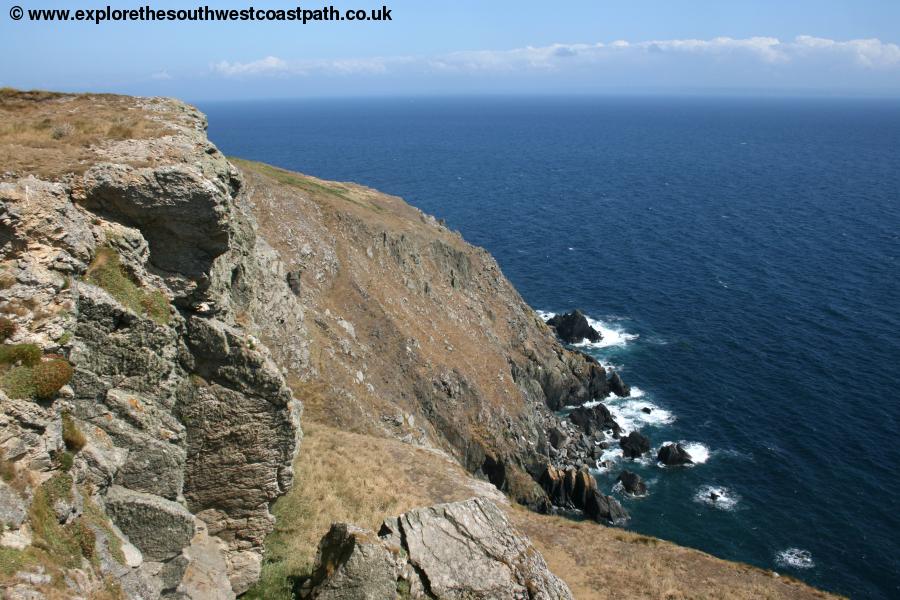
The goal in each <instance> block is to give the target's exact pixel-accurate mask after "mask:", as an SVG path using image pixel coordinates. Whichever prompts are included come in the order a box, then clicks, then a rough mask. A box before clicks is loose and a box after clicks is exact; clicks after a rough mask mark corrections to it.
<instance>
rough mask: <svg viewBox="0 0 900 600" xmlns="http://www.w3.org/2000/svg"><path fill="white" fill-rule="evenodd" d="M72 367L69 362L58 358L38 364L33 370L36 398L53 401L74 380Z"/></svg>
mask: <svg viewBox="0 0 900 600" xmlns="http://www.w3.org/2000/svg"><path fill="white" fill-rule="evenodd" d="M72 372H73V371H72V365H70V364H69V361H67V360H65V359H62V358H56V359H53V360H46V361H44V362H42V363H38V364H37V365H35V366H34V368H33V369H32V375H31V376H32V379H33V380H34V391H35V397H36V398H38V399H39V400H51V399H53V398H54V397H55V396H56V394H57V392H59V390H60V389H61V388H62V386H64V385H66V384H67V383H69V380H71V379H72Z"/></svg>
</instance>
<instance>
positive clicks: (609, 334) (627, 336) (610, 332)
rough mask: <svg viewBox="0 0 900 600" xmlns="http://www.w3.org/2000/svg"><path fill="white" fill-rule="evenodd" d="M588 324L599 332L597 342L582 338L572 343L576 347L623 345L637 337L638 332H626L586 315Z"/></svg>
mask: <svg viewBox="0 0 900 600" xmlns="http://www.w3.org/2000/svg"><path fill="white" fill-rule="evenodd" d="M587 321H588V324H589V325H590V326H591V327H593V328H594V329H596V330H597V331H598V332H599V333H600V341H599V342H591V341H589V340H587V339H584V340H582V341H581V342H580V343H578V344H573V345H574V346H576V347H578V348H611V347H612V346H625V345H626V344H627V343H628V342H631V341H633V340H636V339H638V334H636V333H628V332H627V331H624V330H622V329H616V328H614V327H612V326H611V325H608V324H606V323H604V322H603V321H598V320H596V319H592V318H590V317H587Z"/></svg>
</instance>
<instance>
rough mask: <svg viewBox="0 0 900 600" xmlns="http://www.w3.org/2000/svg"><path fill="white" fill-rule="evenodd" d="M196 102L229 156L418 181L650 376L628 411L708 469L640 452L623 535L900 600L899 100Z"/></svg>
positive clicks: (637, 382) (433, 201)
mask: <svg viewBox="0 0 900 600" xmlns="http://www.w3.org/2000/svg"><path fill="white" fill-rule="evenodd" d="M200 106H201V108H202V109H203V110H204V111H205V112H206V113H207V114H208V115H209V118H210V136H211V138H212V140H213V141H214V142H215V143H216V144H218V145H219V147H220V148H221V149H222V150H223V151H224V152H225V153H227V154H229V155H235V156H240V157H246V158H253V159H257V160H262V161H265V162H269V163H273V164H275V165H279V166H282V167H286V168H289V169H295V170H299V171H302V172H305V173H310V174H313V175H316V176H319V177H323V178H326V179H337V180H345V181H356V182H360V183H363V184H366V185H369V186H372V187H375V188H378V189H381V190H383V191H386V192H389V193H392V194H397V195H400V196H402V197H404V198H405V199H406V200H407V201H409V202H410V203H412V204H414V205H416V206H418V207H419V208H421V209H423V210H425V211H427V212H429V213H432V214H434V215H436V216H438V217H440V218H444V219H446V221H447V223H448V225H449V226H451V227H453V228H456V229H459V230H460V231H461V232H462V233H463V235H464V236H465V237H466V239H467V240H468V241H470V242H472V243H474V244H477V245H480V246H483V247H485V248H487V249H488V250H489V251H491V252H492V253H493V254H494V256H496V257H497V260H498V261H499V263H500V265H501V267H502V268H503V270H504V272H505V274H506V275H507V276H508V277H509V278H510V279H511V280H512V282H513V283H514V284H515V285H516V286H517V287H518V289H519V290H520V291H521V293H522V295H523V296H524V298H525V299H526V300H527V301H528V302H529V303H530V304H531V305H532V306H533V307H534V308H535V309H537V310H543V311H565V310H569V309H572V308H575V307H579V308H581V309H582V310H584V311H585V312H586V313H587V314H588V315H590V316H591V317H592V318H593V319H595V320H596V321H597V322H598V324H599V325H601V326H602V327H603V328H604V332H605V341H604V343H602V344H600V345H599V346H597V347H587V348H585V349H586V350H587V351H589V352H591V353H592V354H594V355H595V356H597V357H598V358H600V360H601V361H603V362H605V363H607V364H612V365H616V366H617V367H618V368H620V369H621V372H622V375H623V377H624V378H625V379H626V381H627V382H628V383H630V384H631V385H632V386H635V387H636V388H637V389H636V390H635V391H634V392H633V396H634V397H633V398H629V399H625V400H612V401H611V406H612V408H613V410H614V412H615V413H616V415H617V416H618V417H619V418H620V420H621V421H622V422H623V424H624V425H625V426H626V428H636V429H640V430H641V431H642V432H643V433H645V434H646V435H648V436H649V437H650V438H651V442H652V444H653V446H654V448H657V447H659V445H660V444H661V443H662V442H664V441H668V440H672V441H683V442H686V443H688V444H690V445H689V446H688V449H689V451H690V452H691V453H692V455H694V457H695V459H697V462H698V464H697V465H695V466H694V467H691V468H684V469H671V468H670V469H665V468H661V467H659V466H657V465H656V464H654V463H653V461H645V462H644V463H643V464H640V463H639V464H629V465H627V466H628V468H631V469H632V470H636V471H637V472H639V473H640V474H641V475H642V476H643V477H644V478H645V479H646V480H647V482H648V484H649V487H650V494H649V496H647V497H646V498H642V499H628V498H624V499H623V503H624V504H625V505H626V507H627V508H628V510H629V511H630V512H631V514H632V517H633V518H632V520H631V522H630V524H629V525H628V527H630V528H632V529H634V530H637V531H640V532H644V533H647V534H652V535H656V536H660V537H663V538H666V539H670V540H673V541H675V542H678V543H680V544H685V545H688V546H693V547H696V548H700V549H702V550H705V551H708V552H711V553H712V554H715V555H718V556H721V557H724V558H728V559H733V560H740V561H745V562H748V563H752V564H755V565H758V566H760V567H764V568H767V569H774V570H776V571H778V572H782V573H786V574H789V575H792V576H795V577H798V578H800V579H803V580H806V581H809V582H811V583H813V584H815V585H818V586H821V587H823V588H826V589H829V590H834V591H837V592H842V593H845V594H850V595H852V596H853V597H854V598H897V597H900V506H898V499H900V476H898V468H900V439H898V431H900V428H898V425H900V264H898V254H900V103H898V102H888V101H875V100H868V101H862V100H857V101H851V100H836V99H835V100H799V99H759V100H740V99H701V98H671V99H664V98H656V99H649V98H645V99H625V98H576V99H546V98H545V99H512V98H492V99H416V100H408V99H406V100H404V99H380V100H335V101H293V102H285V101H281V102H254V103H229V104H225V103H200ZM644 406H650V407H655V409H654V410H653V412H651V414H650V415H647V414H645V413H643V412H642V411H641V408H643V407H644ZM609 458H610V459H611V460H613V461H614V467H613V468H612V469H609V470H605V471H600V472H598V475H597V477H598V481H599V482H600V485H601V486H602V487H603V488H604V489H606V490H611V489H612V488H613V484H614V481H615V475H617V473H618V472H619V470H620V469H621V468H622V466H623V464H622V463H621V457H616V456H615V453H610V456H609ZM710 491H716V492H717V493H718V494H719V495H720V497H719V499H718V500H716V501H715V502H713V501H711V499H710V495H709V492H710Z"/></svg>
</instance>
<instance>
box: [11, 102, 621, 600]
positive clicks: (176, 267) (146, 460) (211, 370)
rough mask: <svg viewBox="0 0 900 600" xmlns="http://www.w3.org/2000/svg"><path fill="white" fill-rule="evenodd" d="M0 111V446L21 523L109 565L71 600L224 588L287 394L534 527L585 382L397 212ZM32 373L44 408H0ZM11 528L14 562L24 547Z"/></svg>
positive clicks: (154, 146)
mask: <svg viewBox="0 0 900 600" xmlns="http://www.w3.org/2000/svg"><path fill="white" fill-rule="evenodd" d="M2 110H3V111H4V113H5V114H6V116H8V117H9V118H11V119H15V120H16V121H17V126H16V127H15V128H12V129H10V130H4V131H2V132H0V138H2V139H0V141H2V142H3V143H2V144H0V146H2V151H3V155H4V159H5V160H7V164H8V165H9V170H7V171H6V172H5V173H4V174H3V181H2V183H0V202H2V204H0V211H2V213H0V215H2V227H0V234H2V236H0V243H2V247H3V265H2V268H3V274H4V275H3V277H4V282H5V283H4V285H3V289H2V290H0V301H2V302H3V307H4V309H3V310H4V312H5V313H6V314H7V317H4V318H5V319H6V320H7V321H8V322H9V327H10V328H11V330H12V333H11V335H10V336H9V339H7V340H6V342H7V344H9V345H10V346H14V345H15V347H17V348H19V347H21V348H26V347H28V348H33V349H34V350H35V352H37V359H36V360H33V361H31V362H32V363H34V364H23V363H22V362H21V361H19V360H18V359H16V358H15V357H13V358H12V359H10V360H7V361H5V362H4V364H3V365H2V369H3V373H2V375H3V378H4V379H3V381H4V385H2V386H0V387H2V389H3V390H4V391H3V392H2V393H3V394H4V395H3V397H2V398H3V402H4V408H5V410H4V419H5V420H4V422H3V430H2V438H0V444H2V448H3V451H4V457H5V461H6V462H5V464H7V465H8V467H9V468H8V469H7V470H8V471H9V472H10V473H11V477H10V481H9V484H10V485H11V486H14V487H17V488H20V489H21V494H19V495H20V496H21V495H23V494H24V496H23V497H24V499H25V500H24V501H23V502H24V504H23V506H25V507H26V508H27V506H28V501H27V499H28V496H29V495H30V494H34V493H35V490H40V489H42V487H43V486H45V485H47V482H49V481H53V482H57V480H59V479H61V478H62V480H63V481H64V482H65V483H66V486H64V487H66V488H67V492H66V497H69V496H71V497H72V498H74V500H73V502H74V505H75V506H76V507H77V506H81V505H82V504H84V502H86V501H87V502H89V503H91V504H92V505H93V504H96V505H97V506H98V513H97V514H98V515H99V516H100V517H102V518H101V521H103V523H101V524H98V525H96V527H99V528H100V529H103V528H104V527H109V531H110V532H112V533H109V534H108V536H107V537H109V536H113V537H116V538H121V539H120V540H119V539H117V540H111V541H110V544H112V547H116V548H117V547H118V546H120V545H122V544H125V547H126V548H129V549H131V550H133V552H131V554H130V555H128V556H126V557H124V558H123V559H122V560H118V561H117V560H115V559H114V558H112V559H110V560H106V561H101V564H100V566H99V567H98V568H94V569H90V570H89V572H90V574H91V578H93V579H92V581H93V583H91V584H90V585H91V586H94V587H96V586H97V585H100V583H102V581H103V578H104V577H106V578H107V580H108V579H109V578H110V577H112V578H113V579H115V580H117V582H118V583H117V585H121V586H122V587H123V588H125V589H126V590H127V591H128V593H129V594H144V595H150V596H156V595H159V594H164V595H165V594H175V595H177V594H188V595H190V594H191V593H193V592H192V591H191V590H192V588H191V587H190V586H191V585H199V584H197V583H196V582H197V581H219V582H221V580H222V578H221V577H220V575H221V573H222V572H224V573H227V575H228V583H227V584H225V585H220V584H216V585H217V588H216V589H217V591H216V593H217V594H222V595H224V596H226V597H227V596H228V595H230V594H233V593H241V592H243V591H244V590H246V589H247V588H248V586H249V585H250V584H251V583H252V582H253V581H254V580H255V579H256V577H257V575H258V573H259V570H260V564H261V549H262V543H263V539H264V538H265V536H266V534H267V533H268V532H269V531H270V529H271V527H272V517H271V516H270V514H269V506H270V504H271V503H272V502H273V501H274V500H275V499H276V498H277V497H278V496H279V495H281V494H282V493H284V491H285V490H286V489H287V488H288V487H289V486H290V485H291V484H292V467H291V463H292V460H293V457H294V455H295V453H296V452H297V450H298V447H299V438H300V428H299V415H300V402H298V400H297V399H295V393H293V392H292V389H291V388H293V390H294V392H296V396H298V397H299V398H298V399H299V400H304V401H305V402H306V403H307V404H308V405H309V408H310V410H311V411H312V413H313V414H314V415H315V416H316V417H317V418H319V419H320V420H322V421H324V422H326V423H330V424H332V425H337V426H340V427H343V428H348V429H352V430H356V431H363V432H366V433H374V434H377V435H387V436H392V437H397V438H400V439H403V440H405V441H407V442H411V443H414V444H417V445H421V446H425V447H429V448H434V449H438V450H441V451H445V452H447V453H449V454H450V455H451V456H453V457H454V458H455V459H456V460H458V461H459V463H460V464H461V465H463V466H464V468H466V469H467V470H468V471H469V472H471V473H473V474H475V475H476V476H478V477H482V478H485V479H487V480H489V481H490V482H492V483H493V484H494V485H496V486H497V487H498V488H500V489H502V490H504V491H508V492H509V493H510V494H511V495H513V496H514V497H515V498H517V499H519V500H521V501H523V502H526V503H528V504H530V505H532V506H533V507H536V508H541V509H544V510H546V509H549V507H550V503H549V500H548V498H547V496H546V494H545V492H544V491H543V490H542V489H541V487H540V486H539V485H538V484H537V483H536V478H537V477H538V476H539V475H540V474H541V472H542V469H543V468H544V465H545V464H546V463H547V462H548V455H549V452H550V448H549V446H548V443H547V439H546V435H545V432H546V431H547V430H548V428H551V429H559V427H560V424H559V422H558V419H557V418H556V417H555V416H554V414H553V412H552V409H554V408H558V407H561V406H563V405H566V404H580V403H583V402H584V401H586V400H589V399H591V398H593V397H596V396H598V395H599V396H602V395H605V394H606V389H607V383H606V377H605V373H604V371H603V368H602V367H600V366H599V365H598V364H596V363H595V362H593V361H591V360H590V359H588V358H586V357H584V356H582V355H580V354H576V353H572V352H570V351H568V350H566V349H564V348H563V347H562V346H561V345H560V344H559V343H558V342H557V341H556V340H555V338H554V336H553V334H552V332H551V330H550V329H548V327H547V326H546V325H544V323H543V322H542V321H541V320H540V319H539V318H538V317H537V316H536V315H535V314H534V312H533V311H532V310H531V309H530V308H529V307H528V306H527V305H526V304H525V303H524V302H523V301H522V299H521V298H520V297H519V295H518V294H517V293H516V291H515V290H514V289H513V287H512V286H511V285H510V284H509V282H508V281H507V280H506V279H505V278H504V277H503V275H502V273H501V272H500V269H499V267H498V266H497V264H496V262H495V261H494V260H493V258H492V257H491V256H490V255H489V254H488V253H487V252H485V251H484V250H481V249H478V248H474V247H472V246H470V245H468V244H466V243H465V242H464V241H463V240H462V239H461V237H460V236H459V234H457V233H454V232H451V231H449V230H447V229H446V228H445V227H444V226H442V225H441V224H439V223H437V222H436V221H435V220H434V219H433V218H432V217H429V216H426V215H424V214H422V213H421V212H420V211H418V210H416V209H414V208H412V207H410V206H408V205H407V204H405V203H404V202H403V201H402V200H400V199H398V198H393V197H389V196H385V195H382V194H379V193H377V192H374V191H372V190H368V189H365V188H362V187H359V186H354V185H349V184H335V183H328V182H322V181H319V180H316V179H314V178H311V177H305V176H302V175H299V174H295V173H289V172H286V171H281V170H278V169H274V168H271V167H267V166H264V165H257V164H253V163H246V162H243V161H238V165H239V167H240V170H238V169H237V168H235V167H234V166H233V165H232V164H231V163H229V162H228V161H227V160H226V159H225V158H224V157H223V156H222V155H221V154H220V153H219V151H218V150H217V149H216V148H215V147H214V146H213V145H212V144H210V143H209V141H208V140H207V139H206V137H205V119H204V117H203V116H202V115H201V114H199V113H198V112H197V111H196V110H195V109H193V108H191V107H189V106H187V105H184V104H181V103H179V102H176V101H170V100H162V99H149V100H141V99H128V98H121V97H111V96H65V95H55V94H16V93H12V94H5V95H4V97H3V105H2ZM97 115H102V120H100V121H97V120H96V118H95V117H96V116H97ZM92 119H94V120H92ZM110 119H111V120H112V121H110ZM109 122H114V123H115V126H109ZM73 123H74V125H73ZM103 127H108V130H107V132H106V134H105V135H104V134H102V133H101V134H97V131H98V128H100V129H102V128H103ZM45 138H46V140H45ZM48 140H55V142H54V141H48ZM40 144H45V145H46V147H47V153H46V155H47V156H51V157H52V161H51V162H42V160H41V158H42V157H44V156H45V154H42V153H41V152H40V151H39V150H40ZM35 146H38V150H35ZM51 364H52V365H55V366H56V367H58V368H60V369H63V370H65V369H68V368H69V366H70V367H71V369H72V371H73V373H72V374H71V376H66V377H65V378H64V379H65V380H64V381H61V382H60V385H62V384H67V385H64V386H62V387H61V388H60V387H59V386H56V389H54V390H51V393H50V394H49V395H46V394H45V395H43V396H40V397H38V395H36V394H35V393H34V392H33V390H32V389H31V387H28V386H25V388H23V387H22V386H21V385H20V386H17V385H16V383H17V382H19V381H20V380H23V377H24V378H25V379H27V381H28V382H29V385H38V384H39V383H40V382H38V381H37V380H38V379H39V373H40V372H43V371H45V370H46V369H47V368H49V367H48V365H51ZM285 377H286V378H287V380H288V382H289V383H290V387H289V386H288V385H286V382H285ZM64 425H65V427H67V428H68V429H69V430H70V434H71V435H75V436H76V438H77V442H72V441H71V440H69V441H67V440H66V439H63V438H64V436H63V435H62V433H61V432H62V430H63V429H64ZM71 432H75V433H71ZM70 437H71V436H70ZM586 447H587V443H586V445H585V448H586ZM577 457H578V456H577V451H576V454H575V455H573V457H572V458H573V459H574V458H577ZM581 457H582V458H587V456H586V455H585V454H582V455H581ZM301 485H302V483H301ZM82 514H83V511H82V510H81V509H77V510H74V512H71V513H70V514H66V515H64V516H61V517H60V519H59V523H58V525H59V526H60V527H62V528H63V529H65V528H66V527H71V526H72V523H73V522H74V521H75V520H78V519H82ZM106 516H109V517H111V521H109V522H108V520H107V519H106V518H105V517H106ZM34 525H35V524H34V523H31V524H30V525H29V523H28V522H25V521H22V522H21V523H19V526H18V527H17V530H18V533H17V534H16V535H19V536H20V538H21V540H22V543H20V544H19V546H21V547H20V548H19V549H18V550H19V551H22V550H25V551H27V552H31V549H32V548H34V547H35V545H38V546H39V545H40V544H41V543H42V542H41V540H39V539H37V538H38V536H37V535H36V534H37V533H38V532H37V531H33V532H29V530H28V528H29V527H31V529H34V528H35V526H34ZM23 527H24V528H25V529H23ZM104 531H105V529H104ZM160 531H163V532H165V534H164V535H160V533H159V532H160ZM63 533H65V531H64V532H63ZM29 536H31V537H30V538H29ZM17 539H18V538H17ZM26 542H28V543H26ZM129 557H130V558H129ZM19 558H22V560H25V562H26V563H27V562H29V561H31V562H32V563H34V564H35V566H36V567H40V568H43V569H45V570H46V569H51V568H53V567H54V565H53V564H52V562H53V561H52V560H50V559H49V557H39V556H30V555H29V557H24V558H23V557H19ZM26 558H27V560H26ZM107 558H109V557H107ZM120 558H121V557H120ZM123 561H124V563H123ZM120 567H121V568H120ZM198 571H200V573H199V574H198V573H197V572H198ZM91 578H89V579H91ZM98 582H100V583H98ZM107 583H108V582H107ZM85 585H88V584H85ZM104 585H105V584H104ZM89 587H90V586H89Z"/></svg>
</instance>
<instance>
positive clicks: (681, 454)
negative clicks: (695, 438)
mask: <svg viewBox="0 0 900 600" xmlns="http://www.w3.org/2000/svg"><path fill="white" fill-rule="evenodd" d="M656 460H658V461H659V462H661V463H662V464H664V465H666V466H667V467H677V466H683V465H692V464H694V461H692V460H691V455H690V454H688V452H687V450H685V449H684V446H682V445H681V444H666V445H664V446H663V447H662V448H660V449H659V452H657V453H656Z"/></svg>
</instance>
